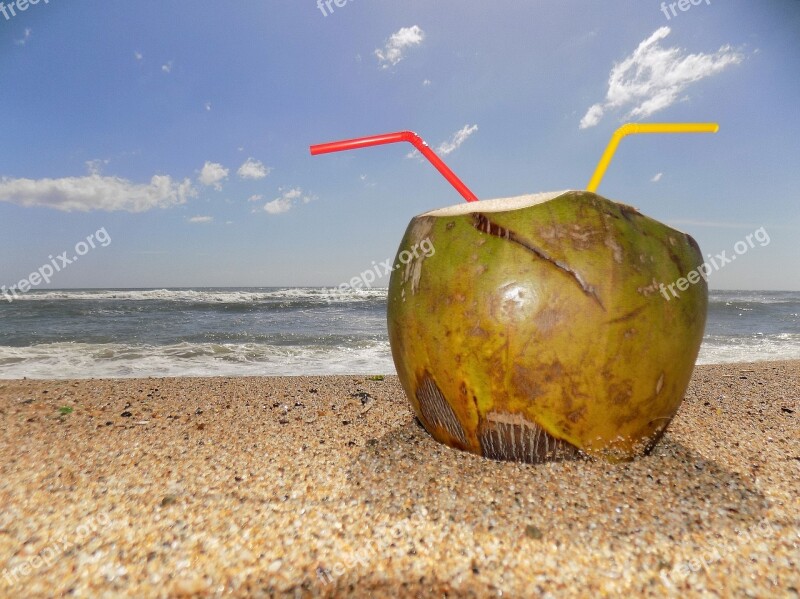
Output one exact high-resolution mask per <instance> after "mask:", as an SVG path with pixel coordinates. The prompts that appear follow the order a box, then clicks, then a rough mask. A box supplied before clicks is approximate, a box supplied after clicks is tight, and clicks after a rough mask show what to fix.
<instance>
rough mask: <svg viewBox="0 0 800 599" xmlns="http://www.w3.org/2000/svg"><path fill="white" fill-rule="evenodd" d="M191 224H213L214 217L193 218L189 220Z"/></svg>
mask: <svg viewBox="0 0 800 599" xmlns="http://www.w3.org/2000/svg"><path fill="white" fill-rule="evenodd" d="M189 222H190V223H192V224H200V225H202V224H206V223H213V222H214V217H213V216H193V217H192V218H190V219H189Z"/></svg>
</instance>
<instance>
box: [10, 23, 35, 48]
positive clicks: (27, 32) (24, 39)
mask: <svg viewBox="0 0 800 599" xmlns="http://www.w3.org/2000/svg"><path fill="white" fill-rule="evenodd" d="M32 33H33V29H31V28H30V27H26V28H25V31H23V32H22V39H19V40H18V39H15V40H14V43H15V44H17V45H18V46H24V45H25V44H27V43H28V40H29V39H31V34H32Z"/></svg>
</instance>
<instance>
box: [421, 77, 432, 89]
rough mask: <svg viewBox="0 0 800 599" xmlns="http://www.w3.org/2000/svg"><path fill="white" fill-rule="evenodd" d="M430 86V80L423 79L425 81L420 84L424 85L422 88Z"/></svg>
mask: <svg viewBox="0 0 800 599" xmlns="http://www.w3.org/2000/svg"><path fill="white" fill-rule="evenodd" d="M430 84H431V80H430V79H425V81H423V82H422V85H424V86H426V87H427V86H428V85H430Z"/></svg>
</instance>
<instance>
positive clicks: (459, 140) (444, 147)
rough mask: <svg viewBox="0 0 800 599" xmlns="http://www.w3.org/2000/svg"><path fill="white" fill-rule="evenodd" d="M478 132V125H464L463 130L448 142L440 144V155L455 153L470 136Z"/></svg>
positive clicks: (457, 132)
mask: <svg viewBox="0 0 800 599" xmlns="http://www.w3.org/2000/svg"><path fill="white" fill-rule="evenodd" d="M477 130H478V125H464V126H463V127H462V128H461V129H459V130H458V131H456V132H455V133H454V134H453V136H452V137H451V138H450V139H449V140H448V141H445V142H442V143H441V144H439V147H438V148H437V149H438V150H439V153H440V154H443V155H445V156H447V155H448V154H450V153H451V152H454V151H455V150H456V149H458V147H459V146H460V145H461V144H463V143H464V142H465V141H467V139H468V138H469V136H470V135H472V134H473V133H475V132H476V131H477Z"/></svg>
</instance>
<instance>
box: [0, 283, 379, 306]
mask: <svg viewBox="0 0 800 599" xmlns="http://www.w3.org/2000/svg"><path fill="white" fill-rule="evenodd" d="M386 293H387V289H386V288H385V287H371V288H366V289H352V288H348V289H346V290H339V289H336V288H334V287H289V288H280V289H264V290H241V291H240V290H231V289H225V290H213V289H199V290H193V289H125V290H119V291H117V290H106V289H104V290H96V291H95V290H75V291H72V290H54V291H38V292H32V293H26V294H20V295H18V296H17V297H16V299H15V300H14V301H95V300H115V301H154V300H155V301H159V300H160V301H165V302H182V303H210V304H215V303H216V304H249V303H260V302H269V301H276V300H283V299H293V300H303V299H306V300H320V301H327V300H328V299H333V300H334V301H359V300H367V299H381V298H385V297H386ZM0 299H2V298H0Z"/></svg>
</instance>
